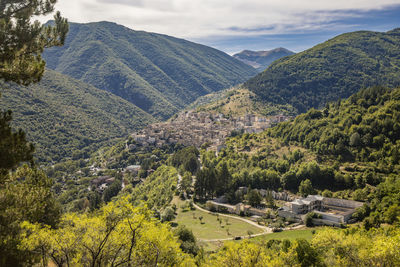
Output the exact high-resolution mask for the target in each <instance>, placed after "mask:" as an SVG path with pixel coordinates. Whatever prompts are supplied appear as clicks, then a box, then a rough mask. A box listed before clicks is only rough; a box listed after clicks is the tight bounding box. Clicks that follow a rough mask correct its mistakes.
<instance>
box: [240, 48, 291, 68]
mask: <svg viewBox="0 0 400 267" xmlns="http://www.w3.org/2000/svg"><path fill="white" fill-rule="evenodd" d="M293 54H294V52H292V51H290V50H287V49H286V48H282V47H279V48H275V49H272V50H268V51H251V50H243V51H242V52H240V53H237V54H235V55H233V57H234V58H236V59H239V60H240V61H242V62H244V63H246V64H247V65H250V66H252V67H253V68H256V69H257V70H258V71H263V70H265V69H266V68H267V67H268V66H269V65H271V63H272V62H274V61H275V60H277V59H280V58H282V57H286V56H291V55H293Z"/></svg>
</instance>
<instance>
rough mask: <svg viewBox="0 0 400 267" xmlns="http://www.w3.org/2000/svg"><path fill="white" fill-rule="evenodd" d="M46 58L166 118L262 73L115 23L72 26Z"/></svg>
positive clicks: (195, 46) (226, 57) (206, 49)
mask: <svg viewBox="0 0 400 267" xmlns="http://www.w3.org/2000/svg"><path fill="white" fill-rule="evenodd" d="M43 57H44V59H45V60H46V62H47V67H48V68H50V69H53V70H56V71H58V72H61V73H63V74H67V75H69V76H71V77H74V78H76V79H79V80H81V81H84V82H86V83H89V84H91V85H93V86H95V87H97V88H100V89H103V90H106V91H109V92H111V93H113V94H115V95H118V96H120V97H122V98H124V99H125V100H128V101H129V102H131V103H133V104H135V105H137V106H138V107H140V108H141V109H143V110H145V111H146V112H148V113H150V114H151V115H153V116H155V117H156V118H160V119H165V118H168V117H170V116H171V115H173V114H174V113H176V112H177V111H178V110H179V109H181V108H183V107H184V106H186V105H187V104H189V103H191V102H193V101H194V100H195V99H196V98H197V97H199V96H202V95H205V94H208V93H211V92H215V91H218V90H221V89H224V88H228V87H230V86H232V85H235V84H238V83H241V82H244V81H246V80H247V79H249V78H250V77H252V76H253V75H255V74H256V73H257V71H256V70H255V69H254V68H252V67H250V66H248V65H246V64H244V63H243V62H240V61H239V60H236V59H234V58H233V57H231V56H229V55H227V54H225V53H223V52H221V51H218V50H216V49H213V48H210V47H207V46H204V45H199V44H196V43H192V42H189V41H186V40H183V39H177V38H173V37H170V36H166V35H161V34H155V33H148V32H143V31H133V30H131V29H128V28H126V27H123V26H120V25H117V24H115V23H110V22H98V23H89V24H77V23H71V24H70V33H69V35H68V37H67V40H66V44H65V45H64V46H63V47H61V48H54V49H53V48H52V49H48V50H46V51H45V53H44V54H43Z"/></svg>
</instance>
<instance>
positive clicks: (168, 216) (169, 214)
mask: <svg viewBox="0 0 400 267" xmlns="http://www.w3.org/2000/svg"><path fill="white" fill-rule="evenodd" d="M174 218H175V212H174V210H173V209H172V208H171V207H166V208H165V209H164V211H163V212H162V214H161V220H162V221H163V222H170V221H172V220H173V219H174Z"/></svg>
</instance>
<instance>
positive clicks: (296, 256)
mask: <svg viewBox="0 0 400 267" xmlns="http://www.w3.org/2000/svg"><path fill="white" fill-rule="evenodd" d="M399 242H400V230H399V229H398V228H384V229H378V230H371V231H365V230H361V229H357V228H352V229H349V230H337V229H331V228H326V229H324V230H320V231H318V232H317V233H316V234H315V236H314V237H313V239H312V240H311V242H308V241H306V240H304V239H297V240H295V241H289V240H284V241H280V240H269V241H268V242H267V243H264V244H262V245H260V244H255V243H252V242H249V241H243V242H241V243H227V244H226V245H225V246H224V247H223V248H222V249H221V250H220V251H219V252H217V253H216V254H214V255H211V257H210V258H209V259H208V260H207V261H206V263H205V264H204V266H302V267H303V266H304V267H305V266H398V265H399V264H400V251H399V250H398V247H397V244H398V243H399Z"/></svg>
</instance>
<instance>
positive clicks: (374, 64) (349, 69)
mask: <svg viewBox="0 0 400 267" xmlns="http://www.w3.org/2000/svg"><path fill="white" fill-rule="evenodd" d="M399 73H400V28H398V29H395V30H392V31H388V32H370V31H358V32H352V33H346V34H342V35H339V36H337V37H335V38H333V39H331V40H328V41H326V42H324V43H322V44H319V45H317V46H315V47H313V48H311V49H308V50H306V51H304V52H301V53H298V54H295V55H292V56H289V57H285V58H281V59H279V60H277V61H275V62H274V63H272V65H270V66H269V67H268V69H266V70H265V71H264V72H262V73H260V74H258V75H257V76H256V77H254V78H252V79H250V80H249V81H247V82H246V83H245V84H244V86H245V87H247V88H248V89H249V90H250V91H253V92H254V93H255V94H256V95H257V96H258V97H259V98H261V99H263V100H264V101H267V102H271V103H274V104H291V105H293V106H294V107H295V108H296V109H297V111H299V112H305V111H307V109H309V108H312V107H314V108H320V107H323V106H324V105H325V104H326V103H327V102H330V101H336V100H338V99H341V98H346V97H349V96H350V95H351V94H353V93H355V92H357V91H358V90H360V89H361V88H366V87H369V86H373V85H384V86H389V87H395V86H398V85H400V75H399Z"/></svg>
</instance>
